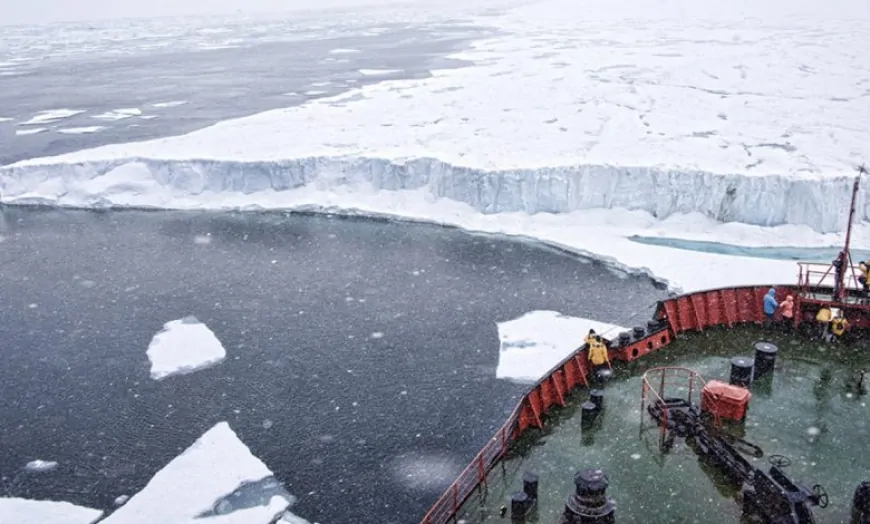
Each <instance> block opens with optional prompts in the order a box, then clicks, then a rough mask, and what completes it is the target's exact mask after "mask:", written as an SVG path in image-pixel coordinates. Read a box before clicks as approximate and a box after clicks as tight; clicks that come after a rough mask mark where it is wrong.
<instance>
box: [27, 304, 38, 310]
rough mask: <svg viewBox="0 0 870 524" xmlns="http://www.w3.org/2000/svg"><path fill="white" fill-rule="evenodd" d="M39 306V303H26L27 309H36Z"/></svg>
mask: <svg viewBox="0 0 870 524" xmlns="http://www.w3.org/2000/svg"><path fill="white" fill-rule="evenodd" d="M38 307H39V304H27V308H28V309H36V308H38Z"/></svg>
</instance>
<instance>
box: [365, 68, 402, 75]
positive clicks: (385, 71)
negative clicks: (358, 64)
mask: <svg viewBox="0 0 870 524" xmlns="http://www.w3.org/2000/svg"><path fill="white" fill-rule="evenodd" d="M401 72H402V70H401V69H360V70H359V74H361V75H363V76H384V75H392V74H394V73H401Z"/></svg>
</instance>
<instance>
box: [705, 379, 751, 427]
mask: <svg viewBox="0 0 870 524" xmlns="http://www.w3.org/2000/svg"><path fill="white" fill-rule="evenodd" d="M750 398H752V394H751V393H750V392H749V390H748V389H746V388H742V387H740V386H732V385H731V384H728V383H727V382H721V381H719V380H711V381H710V382H707V385H705V386H704V389H703V391H701V411H706V412H708V413H712V414H713V415H714V416H716V417H721V418H727V419H730V420H743V418H744V417H745V416H746V408H748V407H749V399H750Z"/></svg>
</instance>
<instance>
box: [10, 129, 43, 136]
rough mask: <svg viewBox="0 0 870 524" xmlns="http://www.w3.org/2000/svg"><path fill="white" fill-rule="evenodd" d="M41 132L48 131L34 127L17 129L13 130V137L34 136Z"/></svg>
mask: <svg viewBox="0 0 870 524" xmlns="http://www.w3.org/2000/svg"><path fill="white" fill-rule="evenodd" d="M43 131H48V129H46V128H44V127H34V128H31V129H17V130H15V136H27V135H36V134H39V133H42V132H43Z"/></svg>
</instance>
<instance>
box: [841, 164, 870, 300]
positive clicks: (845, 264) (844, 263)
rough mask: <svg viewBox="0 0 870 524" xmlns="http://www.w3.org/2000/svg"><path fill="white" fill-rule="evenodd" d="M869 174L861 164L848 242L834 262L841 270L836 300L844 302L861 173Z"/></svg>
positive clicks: (853, 199)
mask: <svg viewBox="0 0 870 524" xmlns="http://www.w3.org/2000/svg"><path fill="white" fill-rule="evenodd" d="M865 174H867V169H865V168H864V166H863V165H861V166H860V167H859V168H858V175H857V176H856V177H855V182H854V184H853V185H852V204H851V205H850V206H849V224H848V225H847V226H846V242H845V244H844V245H843V250H842V251H841V252H840V255H839V256H838V257H837V260H836V261H835V262H834V264H835V269H836V264H837V263H839V266H840V267H839V271H836V272H835V277H836V279H837V283H836V285H835V286H834V290H835V293H834V301H836V302H842V301H843V299H844V298H845V296H846V286H845V285H844V284H845V280H846V272H847V271H850V270H851V269H852V257H851V256H850V254H849V243H850V242H851V241H852V223H853V222H854V220H855V202H856V201H857V199H858V187H859V186H860V184H861V175H865Z"/></svg>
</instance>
